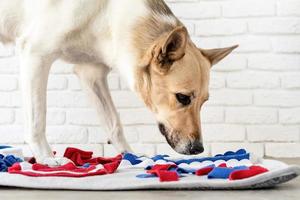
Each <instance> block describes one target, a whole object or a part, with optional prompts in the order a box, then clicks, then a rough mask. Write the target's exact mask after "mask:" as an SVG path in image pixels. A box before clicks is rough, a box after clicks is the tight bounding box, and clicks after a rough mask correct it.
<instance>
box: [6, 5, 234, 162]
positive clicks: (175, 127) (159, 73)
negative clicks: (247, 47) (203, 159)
mask: <svg viewBox="0 0 300 200" xmlns="http://www.w3.org/2000/svg"><path fill="white" fill-rule="evenodd" d="M0 41H2V42H3V43H15V44H16V46H17V49H18V52H19V54H20V72H21V80H20V84H21V87H22V92H23V106H24V120H25V123H24V125H25V133H26V134H25V135H26V137H25V140H26V142H27V143H28V144H29V146H30V148H31V150H32V153H33V155H34V156H35V157H36V159H37V161H38V162H40V163H45V164H49V165H61V164H64V163H65V162H67V160H65V159H63V158H55V157H54V155H53V153H52V150H51V148H50V146H49V144H48V142H47V139H46V135H45V126H46V90H47V79H48V75H49V70H50V67H51V65H52V63H53V62H54V61H55V60H57V59H63V60H65V61H67V62H70V63H74V64H76V67H75V73H76V74H77V75H78V77H79V78H80V80H81V82H82V84H83V85H84V86H85V88H86V89H87V91H88V93H89V94H90V96H91V97H92V99H93V101H94V103H95V105H96V109H97V111H98V113H99V116H100V118H101V119H102V124H103V125H104V126H106V130H107V132H108V133H109V137H110V138H109V141H110V142H111V143H112V144H113V145H114V146H115V148H116V149H117V151H119V152H126V151H128V152H131V151H132V150H131V148H130V146H129V145H128V143H127V142H126V140H125V138H124V135H123V131H122V125H121V123H120V119H119V117H118V114H117V111H116V108H115V106H114V104H113V102H112V99H111V96H110V93H109V89H108V86H107V80H106V76H107V74H108V72H109V71H110V70H111V69H112V68H117V69H118V70H119V71H120V74H121V75H122V76H123V77H124V78H125V79H126V80H127V81H128V84H129V86H130V88H131V89H132V90H134V91H136V92H137V93H139V94H140V96H141V97H142V99H143V101H144V102H145V104H146V105H147V107H148V108H149V109H151V111H153V113H154V114H155V116H156V118H157V121H158V126H159V129H160V131H161V133H162V134H163V135H164V136H165V137H166V140H167V142H168V143H169V144H170V146H171V147H172V148H173V149H174V150H176V151H177V152H179V153H182V154H198V153H201V152H203V150H204V149H203V145H202V137H201V127H200V115H199V112H200V109H201V106H202V105H203V103H204V102H205V101H207V100H208V83H209V73H210V68H211V66H212V65H214V64H216V63H217V62H218V61H220V60H221V59H223V58H224V57H225V56H226V55H228V54H229V53H230V52H231V51H232V50H233V49H234V48H236V46H233V47H229V48H223V49H212V50H204V49H198V48H197V47H196V46H195V45H194V44H193V42H192V41H191V39H190V37H189V35H188V32H187V30H186V28H185V27H184V25H183V24H182V23H181V22H180V21H179V20H178V19H177V18H176V17H175V16H174V15H173V13H172V12H171V10H170V9H169V8H168V7H167V5H166V4H165V3H164V1H163V0H80V1H72V0H42V1H41V0H0ZM141 117H142V116H141Z"/></svg>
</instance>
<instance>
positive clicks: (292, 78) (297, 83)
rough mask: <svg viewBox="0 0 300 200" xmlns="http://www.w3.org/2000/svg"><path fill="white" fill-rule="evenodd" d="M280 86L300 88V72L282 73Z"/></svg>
mask: <svg viewBox="0 0 300 200" xmlns="http://www.w3.org/2000/svg"><path fill="white" fill-rule="evenodd" d="M281 86H282V87H283V88H285V89H300V73H291V74H285V75H282V77H281Z"/></svg>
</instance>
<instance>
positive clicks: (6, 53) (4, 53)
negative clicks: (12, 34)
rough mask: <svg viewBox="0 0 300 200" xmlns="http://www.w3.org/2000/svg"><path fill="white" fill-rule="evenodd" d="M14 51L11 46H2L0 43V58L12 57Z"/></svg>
mask: <svg viewBox="0 0 300 200" xmlns="http://www.w3.org/2000/svg"><path fill="white" fill-rule="evenodd" d="M14 50H15V49H14V47H13V46H12V45H10V46H4V45H3V44H2V43H0V58H1V57H10V56H13V55H14V53H15V51H14Z"/></svg>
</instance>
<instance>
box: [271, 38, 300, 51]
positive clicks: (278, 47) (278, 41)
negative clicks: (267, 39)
mask: <svg viewBox="0 0 300 200" xmlns="http://www.w3.org/2000/svg"><path fill="white" fill-rule="evenodd" d="M287 44H288V45H287ZM272 45H273V49H274V50H275V51H276V52H281V53H300V48H299V46H300V37H299V36H281V37H275V38H273V39H272Z"/></svg>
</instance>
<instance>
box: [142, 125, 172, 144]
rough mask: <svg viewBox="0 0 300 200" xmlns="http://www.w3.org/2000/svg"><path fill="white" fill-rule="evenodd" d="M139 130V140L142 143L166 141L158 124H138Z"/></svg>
mask: <svg viewBox="0 0 300 200" xmlns="http://www.w3.org/2000/svg"><path fill="white" fill-rule="evenodd" d="M137 131H138V133H139V136H140V139H139V141H140V142H142V143H161V142H165V141H166V139H165V138H164V136H162V134H161V133H160V131H159V129H158V127H157V126H156V125H152V126H151V125H145V126H137Z"/></svg>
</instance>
